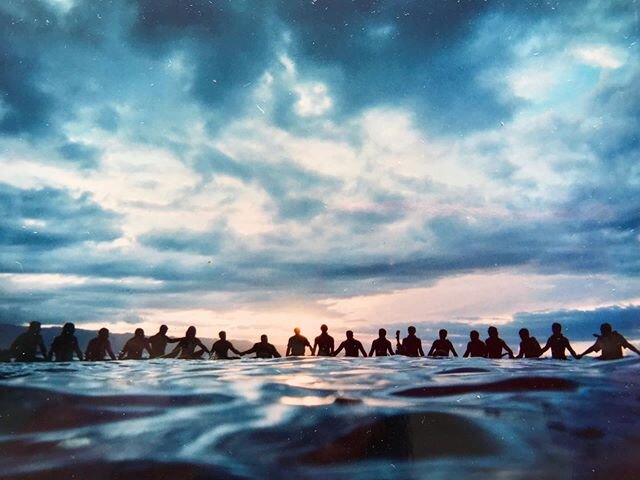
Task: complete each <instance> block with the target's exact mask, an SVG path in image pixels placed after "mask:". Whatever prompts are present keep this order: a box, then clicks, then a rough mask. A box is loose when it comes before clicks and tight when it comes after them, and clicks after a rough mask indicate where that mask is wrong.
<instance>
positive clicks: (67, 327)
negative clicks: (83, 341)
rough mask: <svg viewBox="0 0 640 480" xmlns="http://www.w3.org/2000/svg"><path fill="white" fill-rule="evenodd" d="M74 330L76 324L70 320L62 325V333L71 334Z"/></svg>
mask: <svg viewBox="0 0 640 480" xmlns="http://www.w3.org/2000/svg"><path fill="white" fill-rule="evenodd" d="M75 331H76V326H75V325H74V324H73V323H71V322H68V323H65V324H64V326H63V327H62V333H63V335H73V333H74V332H75Z"/></svg>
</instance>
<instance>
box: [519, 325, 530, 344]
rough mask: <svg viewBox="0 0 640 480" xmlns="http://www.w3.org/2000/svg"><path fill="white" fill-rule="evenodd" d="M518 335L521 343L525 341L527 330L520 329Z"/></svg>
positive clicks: (527, 335) (527, 334)
mask: <svg viewBox="0 0 640 480" xmlns="http://www.w3.org/2000/svg"><path fill="white" fill-rule="evenodd" d="M518 335H520V338H521V339H522V341H525V340H526V339H527V338H529V330H527V329H526V328H521V329H520V331H519V332H518Z"/></svg>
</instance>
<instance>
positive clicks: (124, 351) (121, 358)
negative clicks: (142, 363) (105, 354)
mask: <svg viewBox="0 0 640 480" xmlns="http://www.w3.org/2000/svg"><path fill="white" fill-rule="evenodd" d="M130 341H131V340H127V343H125V344H124V347H122V351H121V352H120V354H119V355H118V360H123V359H124V357H125V355H127V354H128V353H129V342H130Z"/></svg>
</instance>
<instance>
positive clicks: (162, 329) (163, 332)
mask: <svg viewBox="0 0 640 480" xmlns="http://www.w3.org/2000/svg"><path fill="white" fill-rule="evenodd" d="M168 331H169V327H167V326H166V325H160V333H161V334H162V335H164V334H166V333H167V332H168Z"/></svg>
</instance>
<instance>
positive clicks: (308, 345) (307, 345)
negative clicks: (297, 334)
mask: <svg viewBox="0 0 640 480" xmlns="http://www.w3.org/2000/svg"><path fill="white" fill-rule="evenodd" d="M304 346H305V347H309V350H311V355H313V354H314V350H313V347H312V346H311V344H310V343H309V339H307V340H306V341H305V345H304Z"/></svg>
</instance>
